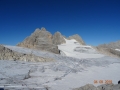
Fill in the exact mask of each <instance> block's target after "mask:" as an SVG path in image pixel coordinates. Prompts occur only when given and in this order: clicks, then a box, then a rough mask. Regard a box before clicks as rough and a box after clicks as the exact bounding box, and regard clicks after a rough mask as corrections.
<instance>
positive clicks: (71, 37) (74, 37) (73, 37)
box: [68, 34, 85, 45]
mask: <svg viewBox="0 0 120 90" xmlns="http://www.w3.org/2000/svg"><path fill="white" fill-rule="evenodd" d="M68 39H69V40H70V39H75V40H76V41H78V42H79V43H80V44H81V45H85V42H84V41H83V40H82V38H81V37H80V36H79V35H78V34H75V35H73V36H69V37H68Z"/></svg>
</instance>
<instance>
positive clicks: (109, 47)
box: [96, 41, 120, 57]
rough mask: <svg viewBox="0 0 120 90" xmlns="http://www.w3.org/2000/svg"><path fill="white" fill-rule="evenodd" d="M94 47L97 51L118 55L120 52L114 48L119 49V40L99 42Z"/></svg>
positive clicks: (119, 55)
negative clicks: (106, 42) (99, 43)
mask: <svg viewBox="0 0 120 90" xmlns="http://www.w3.org/2000/svg"><path fill="white" fill-rule="evenodd" d="M96 48H97V50H98V51H99V52H101V53H103V54H106V55H109V56H115V57H116V56H117V57H120V52H119V51H117V50H115V49H120V41H117V42H112V43H109V44H101V45H99V46H97V47H96Z"/></svg>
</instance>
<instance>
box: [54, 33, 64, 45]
mask: <svg viewBox="0 0 120 90" xmlns="http://www.w3.org/2000/svg"><path fill="white" fill-rule="evenodd" d="M52 40H53V44H55V45H60V44H63V43H66V41H65V39H64V37H63V36H62V35H61V33H60V32H56V33H55V34H54V35H53V38H52Z"/></svg>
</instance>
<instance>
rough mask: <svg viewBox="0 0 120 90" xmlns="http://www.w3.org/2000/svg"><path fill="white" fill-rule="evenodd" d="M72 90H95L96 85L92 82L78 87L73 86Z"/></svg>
mask: <svg viewBox="0 0 120 90" xmlns="http://www.w3.org/2000/svg"><path fill="white" fill-rule="evenodd" d="M73 90H96V87H95V86H94V85H92V84H87V85H85V86H82V87H80V88H75V89H73ZM97 90H99V89H97Z"/></svg>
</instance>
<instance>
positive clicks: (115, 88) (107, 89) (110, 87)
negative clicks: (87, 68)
mask: <svg viewBox="0 0 120 90" xmlns="http://www.w3.org/2000/svg"><path fill="white" fill-rule="evenodd" d="M73 90H120V84H117V85H114V84H103V85H100V86H97V87H95V86H94V85H92V84H87V85H85V86H82V87H80V88H75V89H73Z"/></svg>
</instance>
